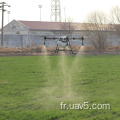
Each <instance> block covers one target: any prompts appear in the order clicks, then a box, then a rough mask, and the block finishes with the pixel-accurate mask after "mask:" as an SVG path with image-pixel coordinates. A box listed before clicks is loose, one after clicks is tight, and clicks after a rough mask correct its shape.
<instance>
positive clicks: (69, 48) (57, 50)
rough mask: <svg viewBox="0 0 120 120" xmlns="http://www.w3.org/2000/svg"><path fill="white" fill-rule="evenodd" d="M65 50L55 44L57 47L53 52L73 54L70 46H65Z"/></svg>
mask: <svg viewBox="0 0 120 120" xmlns="http://www.w3.org/2000/svg"><path fill="white" fill-rule="evenodd" d="M66 47H67V48H60V47H59V46H58V44H57V47H56V50H55V53H58V52H59V51H69V52H70V53H71V54H73V50H72V48H71V45H70V44H69V45H67V46H66Z"/></svg>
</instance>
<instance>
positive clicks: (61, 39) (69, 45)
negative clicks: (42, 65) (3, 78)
mask: <svg viewBox="0 0 120 120" xmlns="http://www.w3.org/2000/svg"><path fill="white" fill-rule="evenodd" d="M47 39H53V40H59V41H62V42H65V43H66V46H67V47H68V48H69V50H66V49H60V47H59V45H58V44H57V46H56V49H55V53H58V52H59V51H70V53H71V54H73V50H72V47H71V44H70V39H71V40H78V39H79V40H82V46H83V45H84V43H83V40H84V37H81V38H75V37H70V38H69V37H67V36H66V37H65V38H64V39H63V38H62V37H44V45H45V41H46V40H47Z"/></svg>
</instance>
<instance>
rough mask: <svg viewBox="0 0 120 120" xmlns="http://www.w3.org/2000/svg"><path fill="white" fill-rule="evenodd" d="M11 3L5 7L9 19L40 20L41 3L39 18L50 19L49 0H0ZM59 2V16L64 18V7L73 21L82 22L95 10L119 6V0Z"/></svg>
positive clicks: (0, 0) (106, 10)
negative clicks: (8, 12)
mask: <svg viewBox="0 0 120 120" xmlns="http://www.w3.org/2000/svg"><path fill="white" fill-rule="evenodd" d="M0 2H6V3H8V4H9V5H11V7H10V8H8V7H5V8H6V9H7V10H8V11H10V15H9V21H12V20H13V19H15V20H30V21H39V20H40V8H38V5H42V9H41V20H42V21H50V13H51V0H0ZM60 2H61V13H62V14H61V17H62V20H65V14H64V7H65V12H66V17H72V18H73V21H74V22H83V21H84V19H85V16H86V15H87V14H88V13H89V12H91V11H95V10H102V11H104V12H109V11H110V9H111V8H112V7H113V6H116V5H118V6H120V0H60ZM1 16H2V15H1V10H0V27H1ZM4 18H5V20H4V25H5V24H7V23H8V14H7V12H5V17H4Z"/></svg>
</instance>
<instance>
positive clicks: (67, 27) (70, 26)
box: [61, 17, 77, 35]
mask: <svg viewBox="0 0 120 120" xmlns="http://www.w3.org/2000/svg"><path fill="white" fill-rule="evenodd" d="M76 27H77V25H76V24H75V23H73V19H72V18H70V17H69V18H68V22H62V23H61V29H63V30H64V31H65V32H64V33H66V34H69V35H72V33H73V32H74V30H75V29H76Z"/></svg>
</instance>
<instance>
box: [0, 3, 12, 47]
mask: <svg viewBox="0 0 120 120" xmlns="http://www.w3.org/2000/svg"><path fill="white" fill-rule="evenodd" d="M5 6H8V7H10V5H7V4H6V3H5V2H1V3H0V8H1V9H0V10H2V28H1V47H3V26H4V12H5V11H6V10H5V9H4V7H5Z"/></svg>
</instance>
